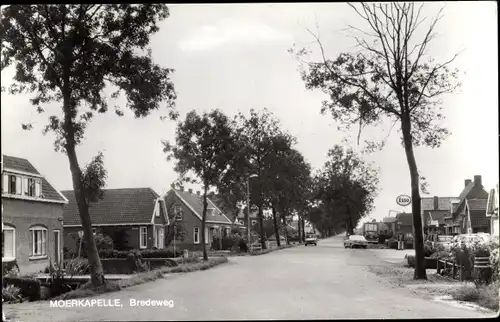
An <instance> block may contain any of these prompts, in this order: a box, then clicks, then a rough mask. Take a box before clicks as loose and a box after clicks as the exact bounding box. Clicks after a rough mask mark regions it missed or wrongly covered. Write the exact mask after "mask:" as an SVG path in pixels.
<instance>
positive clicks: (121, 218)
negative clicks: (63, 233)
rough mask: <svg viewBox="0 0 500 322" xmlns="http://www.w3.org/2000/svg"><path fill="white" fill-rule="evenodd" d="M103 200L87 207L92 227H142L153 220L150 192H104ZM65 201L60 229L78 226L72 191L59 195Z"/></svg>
mask: <svg viewBox="0 0 500 322" xmlns="http://www.w3.org/2000/svg"><path fill="white" fill-rule="evenodd" d="M103 191H104V198H103V199H102V200H99V201H98V202H96V203H90V204H89V213H90V220H91V221H92V224H93V225H103V224H106V225H110V224H117V225H119V224H131V223H137V224H145V223H150V222H151V218H152V216H153V211H154V206H155V200H156V198H158V194H157V193H156V192H154V191H153V189H151V188H127V189H104V190H103ZM62 194H63V195H64V196H65V197H66V198H67V199H68V200H69V203H68V204H67V205H66V206H65V207H64V225H81V221H80V215H79V212H78V207H77V204H76V199H75V194H74V192H73V190H66V191H62Z"/></svg>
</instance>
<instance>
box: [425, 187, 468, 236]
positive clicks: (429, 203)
mask: <svg viewBox="0 0 500 322" xmlns="http://www.w3.org/2000/svg"><path fill="white" fill-rule="evenodd" d="M452 202H459V200H458V198H455V197H438V196H434V197H424V198H422V199H421V211H422V213H421V214H422V225H423V226H424V230H426V231H427V233H428V234H438V235H442V234H445V233H446V229H445V226H446V221H445V218H450V216H451V214H452V211H451V209H450V205H451V203H452Z"/></svg>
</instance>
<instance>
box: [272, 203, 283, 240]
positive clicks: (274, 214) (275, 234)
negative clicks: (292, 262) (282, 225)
mask: <svg viewBox="0 0 500 322" xmlns="http://www.w3.org/2000/svg"><path fill="white" fill-rule="evenodd" d="M272 210H273V225H274V236H276V245H277V246H278V247H280V246H281V241H280V232H279V228H278V220H277V218H276V208H275V207H274V205H273V206H272Z"/></svg>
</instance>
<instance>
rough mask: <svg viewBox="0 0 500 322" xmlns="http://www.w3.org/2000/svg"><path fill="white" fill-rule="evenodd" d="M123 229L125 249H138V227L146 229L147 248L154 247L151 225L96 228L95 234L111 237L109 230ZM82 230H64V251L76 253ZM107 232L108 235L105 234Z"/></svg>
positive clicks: (72, 228) (67, 228) (76, 228)
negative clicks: (125, 239) (79, 233)
mask: <svg viewBox="0 0 500 322" xmlns="http://www.w3.org/2000/svg"><path fill="white" fill-rule="evenodd" d="M117 227H124V228H127V230H126V238H127V247H128V248H130V249H140V247H139V246H140V241H139V231H140V230H139V227H147V234H148V238H147V248H148V249H151V248H153V247H154V239H153V238H154V237H153V236H154V235H153V225H151V224H150V225H147V226H145V225H141V226H139V225H136V226H97V227H95V228H96V233H104V234H106V235H111V234H110V233H109V230H110V229H113V228H115V229H116V228H117ZM80 230H82V228H81V227H65V228H64V245H65V247H66V249H67V250H68V251H69V252H71V253H77V252H78V246H79V245H78V231H80ZM106 231H108V233H106Z"/></svg>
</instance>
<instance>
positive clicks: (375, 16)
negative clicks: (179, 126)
mask: <svg viewBox="0 0 500 322" xmlns="http://www.w3.org/2000/svg"><path fill="white" fill-rule="evenodd" d="M350 6H351V7H352V8H353V9H354V10H355V12H356V13H357V15H358V16H359V17H360V18H361V19H362V20H363V21H364V22H365V23H366V24H367V25H368V30H363V29H361V28H357V27H353V26H350V30H351V31H352V32H353V37H354V39H355V41H356V42H357V44H358V46H359V48H360V49H361V50H360V51H359V52H357V53H341V54H339V55H338V57H337V58H336V59H333V60H332V59H328V58H327V57H326V53H325V49H324V47H323V44H322V42H321V41H320V39H319V36H318V35H316V34H314V33H312V32H311V34H312V35H313V36H314V38H315V39H316V41H317V43H318V45H319V49H320V53H321V58H322V59H321V61H320V62H304V65H303V66H304V69H303V71H302V77H303V79H304V81H305V84H306V87H307V88H308V89H316V88H317V89H321V90H322V91H323V92H324V93H326V94H327V95H328V99H327V100H325V101H324V102H323V108H322V111H323V112H327V111H329V112H330V113H331V115H332V117H333V118H334V119H335V120H338V121H342V122H344V123H346V124H348V125H353V124H359V134H358V142H359V136H360V133H361V130H362V129H363V128H364V127H366V126H374V125H378V124H380V123H381V122H382V121H384V120H391V121H393V122H394V124H396V123H399V125H400V128H399V132H400V133H401V143H402V145H403V147H404V150H405V154H406V159H407V162H408V167H409V169H410V178H411V196H412V213H413V227H414V231H415V255H416V265H415V275H414V278H415V279H426V278H427V276H426V273H425V263H424V244H423V235H422V221H421V217H420V210H421V205H420V191H419V188H420V187H419V183H420V182H419V181H423V178H422V176H421V175H419V172H418V167H417V161H416V159H415V154H414V147H418V146H421V145H425V146H429V147H432V148H436V147H439V146H440V144H441V142H442V141H443V140H444V139H445V138H446V137H447V136H448V135H449V131H448V130H447V129H446V128H444V127H443V126H442V125H440V121H441V120H443V119H444V115H443V112H442V107H441V105H442V100H441V98H442V96H443V94H446V93H452V92H454V91H455V90H456V89H457V88H458V87H459V86H460V84H459V82H458V81H457V77H458V73H457V70H452V69H450V68H449V65H450V63H451V62H452V61H453V60H454V59H455V57H456V55H455V56H454V57H453V58H451V59H450V60H448V61H446V62H443V63H437V62H435V61H434V59H433V58H432V57H429V56H427V49H428V45H429V44H430V43H431V41H432V40H433V39H434V37H435V27H436V24H437V23H438V21H439V20H440V19H441V18H442V10H441V11H439V13H438V15H437V16H436V17H434V18H433V19H432V20H430V25H429V26H428V27H427V28H426V29H422V28H421V27H422V26H423V25H422V23H423V22H424V20H425V19H426V18H425V17H422V16H421V12H422V8H423V4H422V5H420V6H419V7H416V6H415V4H414V3H399V2H397V3H390V4H389V3H383V4H378V3H377V4H368V3H361V4H360V7H358V6H354V5H350ZM422 31H423V32H422ZM420 35H422V36H420ZM297 53H298V54H299V56H303V55H304V54H307V50H305V49H302V50H299V51H298V52H297ZM394 124H393V126H394ZM367 143H369V144H368V145H369V147H371V148H377V147H378V148H382V147H383V146H384V143H385V140H384V141H382V142H380V143H376V142H368V141H367Z"/></svg>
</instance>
